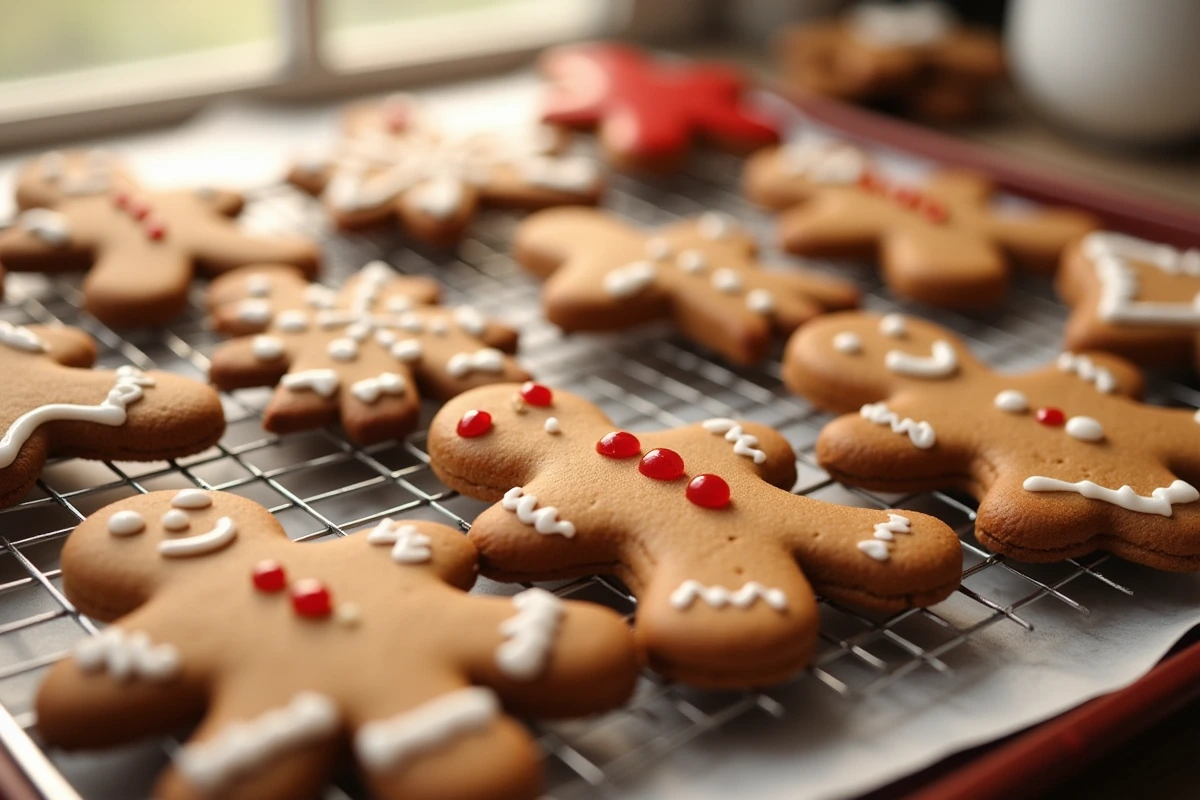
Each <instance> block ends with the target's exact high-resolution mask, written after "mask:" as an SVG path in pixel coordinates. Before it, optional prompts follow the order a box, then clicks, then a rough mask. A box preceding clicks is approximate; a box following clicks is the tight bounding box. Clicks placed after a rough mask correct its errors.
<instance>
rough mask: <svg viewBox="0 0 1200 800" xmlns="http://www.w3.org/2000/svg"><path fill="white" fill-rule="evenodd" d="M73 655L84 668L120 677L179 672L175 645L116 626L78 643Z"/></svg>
mask: <svg viewBox="0 0 1200 800" xmlns="http://www.w3.org/2000/svg"><path fill="white" fill-rule="evenodd" d="M74 657H75V663H76V664H78V665H79V668H80V669H81V670H83V671H84V672H89V673H91V672H101V671H103V672H107V673H108V674H109V676H111V677H112V678H114V679H115V680H118V681H127V680H129V679H131V678H144V679H146V680H149V681H155V682H162V681H168V680H170V679H172V678H174V677H175V676H176V675H178V674H179V651H178V650H176V649H175V648H174V647H173V646H171V645H169V644H159V645H156V644H154V643H153V642H151V641H150V636H149V635H147V634H146V633H144V632H143V631H130V632H128V633H126V632H125V631H123V630H121V629H120V628H117V627H115V626H114V627H111V628H106V629H105V630H103V631H101V633H100V634H99V635H97V636H93V637H91V638H89V639H85V640H84V641H82V642H80V643H79V644H78V645H76V647H75V652H74Z"/></svg>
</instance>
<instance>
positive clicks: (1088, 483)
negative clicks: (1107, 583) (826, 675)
mask: <svg viewBox="0 0 1200 800" xmlns="http://www.w3.org/2000/svg"><path fill="white" fill-rule="evenodd" d="M783 368H784V372H783V374H784V380H785V381H786V382H787V385H788V386H789V388H791V389H792V390H793V391H795V392H797V393H798V394H802V395H804V396H805V397H807V398H809V399H810V400H812V402H813V403H815V404H816V405H818V406H820V407H822V408H826V409H830V410H833V411H839V412H854V413H853V414H848V415H847V416H844V417H841V418H839V419H837V420H835V421H834V422H832V423H830V424H829V425H828V426H826V427H825V429H824V430H823V431H822V432H821V436H820V438H819V439H818V440H817V448H816V454H817V460H818V461H819V462H820V463H821V466H822V467H824V468H825V469H826V470H827V471H828V472H829V473H830V475H832V476H834V477H835V478H837V479H838V480H840V481H843V482H845V483H850V484H854V485H857V486H865V487H867V488H871V489H878V490H882V491H889V492H892V491H923V490H927V489H936V488H958V489H962V490H964V491H968V492H970V493H972V494H973V495H974V496H975V497H976V498H978V500H979V511H978V516H977V519H976V523H975V533H976V535H977V536H978V538H979V541H981V542H982V543H983V544H984V545H986V546H987V547H990V548H992V549H993V550H995V551H996V552H998V553H1004V554H1006V555H1010V556H1013V557H1015V558H1019V559H1021V560H1024V561H1057V560H1060V559H1064V558H1071V557H1075V556H1080V555H1083V554H1085V553H1089V552H1091V551H1093V550H1097V549H1101V550H1109V551H1111V552H1113V553H1116V554H1117V555H1119V556H1121V557H1123V558H1127V559H1129V560H1130V561H1136V562H1138V563H1141V564H1146V565H1148V566H1152V567H1156V568H1159V569H1167V570H1196V569H1200V491H1197V490H1196V488H1195V487H1196V486H1197V485H1200V415H1197V413H1196V412H1195V411H1194V410H1190V409H1189V410H1184V409H1177V408H1158V407H1154V406H1147V405H1143V404H1141V403H1139V402H1137V401H1136V400H1134V399H1132V398H1133V397H1135V396H1136V395H1137V394H1138V393H1139V392H1140V390H1141V385H1142V384H1141V376H1140V375H1139V374H1138V372H1137V370H1136V369H1135V368H1134V367H1133V366H1132V365H1131V364H1129V363H1128V362H1125V361H1122V360H1121V359H1119V358H1116V357H1115V356H1107V355H1103V354H1076V353H1069V352H1068V353H1063V354H1062V355H1061V356H1060V357H1059V359H1058V360H1057V361H1056V362H1055V363H1054V364H1051V365H1049V366H1047V367H1045V368H1043V369H1040V370H1037V371H1035V372H1031V373H1026V374H1021V375H1004V374H1000V373H995V372H992V371H991V370H989V369H988V368H987V367H986V366H984V365H983V364H981V363H980V362H979V361H977V360H976V359H975V358H974V357H973V356H972V355H971V353H970V351H969V350H967V348H966V347H965V346H964V345H963V344H962V342H960V341H958V340H957V339H956V338H955V336H954V335H953V334H952V333H950V332H949V331H947V330H944V329H943V328H941V327H939V326H937V325H934V324H933V323H930V322H924V321H922V320H919V319H916V318H913V317H902V316H900V315H896V314H892V315H888V316H885V317H877V316H874V315H869V314H836V315H831V316H829V317H826V318H823V319H820V320H817V321H816V322H814V323H812V324H811V325H808V326H805V328H804V329H803V330H801V331H799V332H798V333H797V334H796V335H795V336H794V337H793V338H792V341H791V342H789V344H788V350H787V355H786V357H785V360H784V365H783Z"/></svg>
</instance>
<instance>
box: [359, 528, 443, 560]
mask: <svg viewBox="0 0 1200 800" xmlns="http://www.w3.org/2000/svg"><path fill="white" fill-rule="evenodd" d="M367 543H368V544H390V545H392V560H393V561H395V562H396V563H397V564H428V563H429V562H430V561H431V560H432V559H433V551H432V550H431V549H430V548H429V545H430V539H429V537H428V536H426V535H425V534H423V533H421V532H420V531H418V530H417V526H416V525H411V524H404V525H401V524H400V523H398V522H396V521H395V520H392V519H384V520H380V522H379V524H378V525H376V526H375V527H374V528H373V529H372V530H371V532H370V533H368V534H367Z"/></svg>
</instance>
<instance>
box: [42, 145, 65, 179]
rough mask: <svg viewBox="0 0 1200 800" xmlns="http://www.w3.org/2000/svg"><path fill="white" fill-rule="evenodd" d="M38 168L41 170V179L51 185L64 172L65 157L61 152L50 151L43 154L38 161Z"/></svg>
mask: <svg viewBox="0 0 1200 800" xmlns="http://www.w3.org/2000/svg"><path fill="white" fill-rule="evenodd" d="M38 166H39V167H40V168H41V170H42V179H43V180H46V181H49V182H50V183H53V182H55V181H57V180H58V179H59V178H61V177H62V176H63V173H64V172H66V170H67V157H66V156H65V155H63V153H62V151H61V150H50V151H47V152H45V153H43V154H42V156H41V158H39V159H38Z"/></svg>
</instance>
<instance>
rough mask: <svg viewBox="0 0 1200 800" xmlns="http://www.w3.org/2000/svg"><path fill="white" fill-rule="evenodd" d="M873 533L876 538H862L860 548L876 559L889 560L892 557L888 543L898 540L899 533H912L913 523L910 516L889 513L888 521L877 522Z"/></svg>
mask: <svg viewBox="0 0 1200 800" xmlns="http://www.w3.org/2000/svg"><path fill="white" fill-rule="evenodd" d="M873 533H874V536H875V538H874V539H864V540H862V541H861V542H859V543H858V549H859V550H860V551H861V552H862V553H864V554H865V555H867V556H869V557H871V558H873V559H875V560H876V561H887V560H888V559H889V558H891V557H892V550H891V547H889V545H888V543H889V542H893V541H895V540H896V534H897V533H912V524H911V523H910V522H909V519H908V517H902V516H900V515H899V514H891V513H889V514H888V518H887V522H876V523H875V527H874V529H873Z"/></svg>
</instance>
